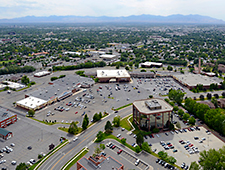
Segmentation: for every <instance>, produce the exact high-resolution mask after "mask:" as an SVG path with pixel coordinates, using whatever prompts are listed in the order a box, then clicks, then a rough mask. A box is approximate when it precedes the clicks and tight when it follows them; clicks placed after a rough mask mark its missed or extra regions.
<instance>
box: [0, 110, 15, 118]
mask: <svg viewBox="0 0 225 170" xmlns="http://www.w3.org/2000/svg"><path fill="white" fill-rule="evenodd" d="M14 115H16V114H15V113H13V112H11V111H9V110H8V109H5V108H2V107H0V121H3V120H5V119H8V118H9V117H12V116H14Z"/></svg>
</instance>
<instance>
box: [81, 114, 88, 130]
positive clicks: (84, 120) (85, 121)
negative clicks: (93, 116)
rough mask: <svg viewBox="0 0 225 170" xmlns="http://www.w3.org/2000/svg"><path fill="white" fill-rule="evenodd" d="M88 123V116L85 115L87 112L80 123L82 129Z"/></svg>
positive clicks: (85, 127)
mask: <svg viewBox="0 0 225 170" xmlns="http://www.w3.org/2000/svg"><path fill="white" fill-rule="evenodd" d="M88 124H89V119H88V116H87V114H86V115H85V116H84V119H83V123H82V128H83V130H85V129H87V127H88Z"/></svg>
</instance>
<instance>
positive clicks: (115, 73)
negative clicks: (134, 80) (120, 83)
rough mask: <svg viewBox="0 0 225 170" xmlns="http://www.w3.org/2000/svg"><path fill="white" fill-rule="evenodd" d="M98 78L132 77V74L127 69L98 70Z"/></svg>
mask: <svg viewBox="0 0 225 170" xmlns="http://www.w3.org/2000/svg"><path fill="white" fill-rule="evenodd" d="M97 77H98V78H110V77H117V78H120V77H121V78H122V77H128V78H129V77H130V74H129V73H128V72H127V70H125V69H124V70H97Z"/></svg>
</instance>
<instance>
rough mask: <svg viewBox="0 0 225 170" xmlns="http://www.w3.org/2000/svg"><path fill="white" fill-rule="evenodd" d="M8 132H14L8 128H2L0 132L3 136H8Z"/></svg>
mask: <svg viewBox="0 0 225 170" xmlns="http://www.w3.org/2000/svg"><path fill="white" fill-rule="evenodd" d="M8 133H12V132H11V131H8V130H7V129H4V128H0V134H1V135H3V136H6V135H7V134H8Z"/></svg>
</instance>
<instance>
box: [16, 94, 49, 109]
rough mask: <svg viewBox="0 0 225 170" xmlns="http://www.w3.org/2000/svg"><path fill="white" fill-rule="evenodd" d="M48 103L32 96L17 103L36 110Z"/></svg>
mask: <svg viewBox="0 0 225 170" xmlns="http://www.w3.org/2000/svg"><path fill="white" fill-rule="evenodd" d="M46 102H47V101H46V100H43V99H40V98H37V97H33V96H30V97H27V98H25V99H22V100H20V101H18V102H16V103H17V104H20V105H23V106H26V107H29V108H32V109H34V108H36V107H38V106H40V105H42V104H44V103H46Z"/></svg>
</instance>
